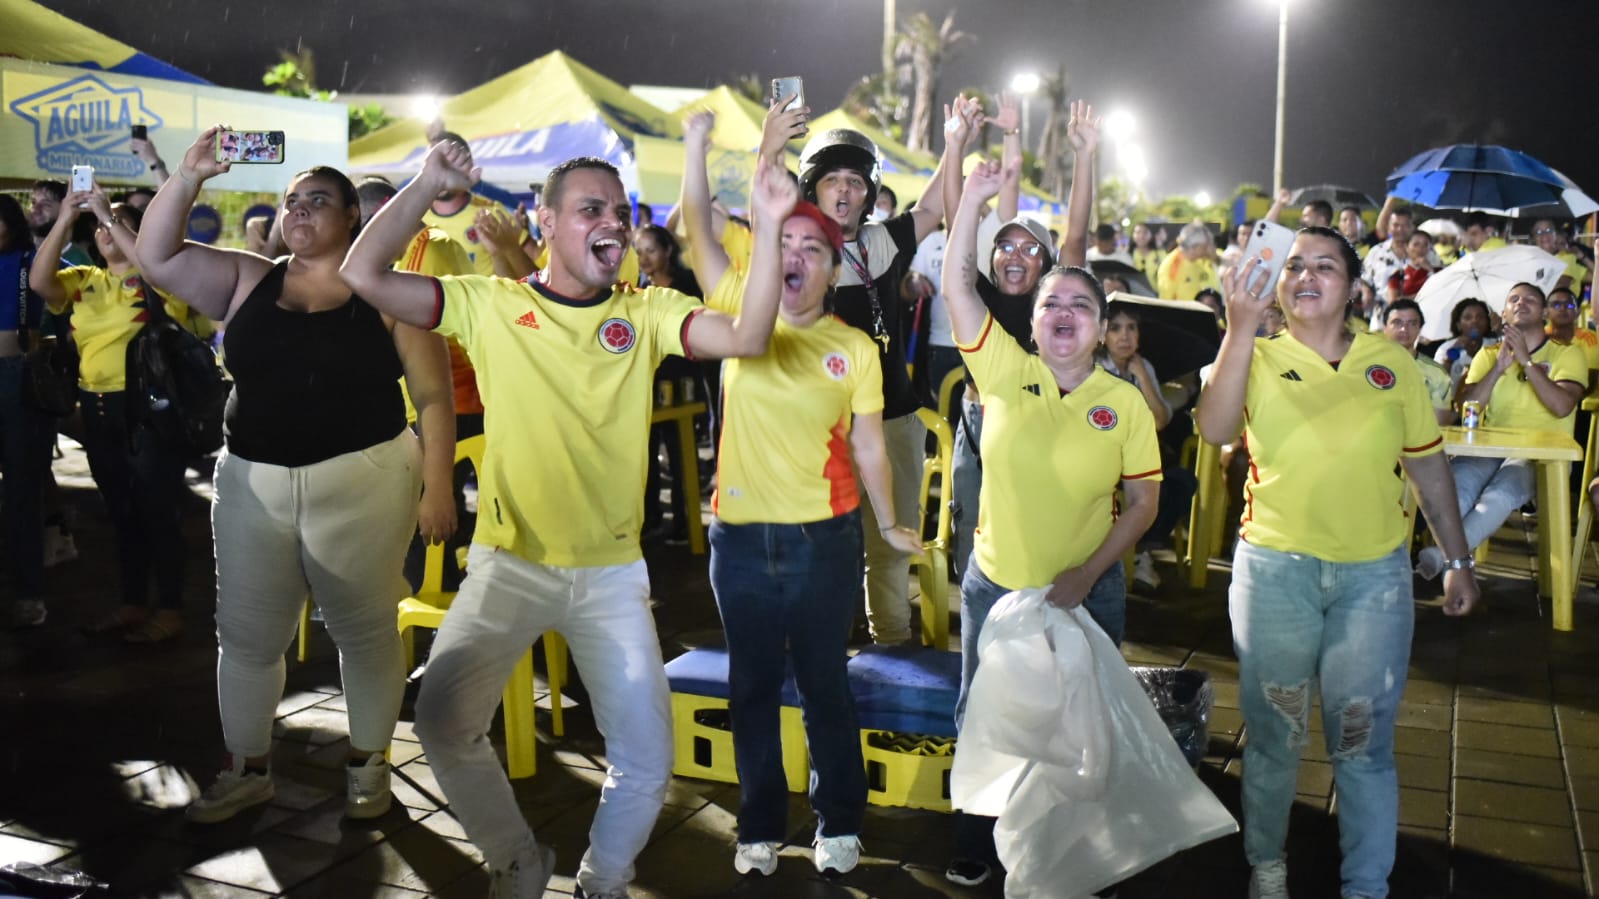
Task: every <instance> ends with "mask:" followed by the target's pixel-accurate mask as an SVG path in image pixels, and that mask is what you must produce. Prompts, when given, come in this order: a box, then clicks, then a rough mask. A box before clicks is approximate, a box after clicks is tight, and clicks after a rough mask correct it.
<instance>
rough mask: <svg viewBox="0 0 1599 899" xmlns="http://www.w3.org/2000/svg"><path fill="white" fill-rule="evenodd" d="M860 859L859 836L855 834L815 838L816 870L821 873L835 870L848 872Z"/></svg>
mask: <svg viewBox="0 0 1599 899" xmlns="http://www.w3.org/2000/svg"><path fill="white" fill-rule="evenodd" d="M860 860H861V838H860V837H858V836H856V835H855V834H850V835H849V836H847V837H817V838H816V855H815V859H814V861H815V862H816V870H817V871H820V872H821V873H823V874H826V873H827V872H828V871H835V872H837V873H839V874H848V873H849V872H851V871H853V870H855V866H856V865H857V864H859V863H860Z"/></svg>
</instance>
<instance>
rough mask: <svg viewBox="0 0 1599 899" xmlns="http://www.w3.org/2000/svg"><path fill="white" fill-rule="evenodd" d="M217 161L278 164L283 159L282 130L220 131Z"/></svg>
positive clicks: (218, 134)
mask: <svg viewBox="0 0 1599 899" xmlns="http://www.w3.org/2000/svg"><path fill="white" fill-rule="evenodd" d="M216 159H217V162H231V163H235V164H240V163H242V164H245V165H257V164H259V165H276V164H278V163H280V162H282V161H283V132H282V131H218V132H217V137H216Z"/></svg>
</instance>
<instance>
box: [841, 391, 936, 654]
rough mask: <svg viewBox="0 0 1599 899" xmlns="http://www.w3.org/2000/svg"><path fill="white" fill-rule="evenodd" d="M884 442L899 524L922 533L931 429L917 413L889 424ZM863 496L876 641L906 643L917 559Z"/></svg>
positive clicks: (869, 606)
mask: <svg viewBox="0 0 1599 899" xmlns="http://www.w3.org/2000/svg"><path fill="white" fill-rule="evenodd" d="M883 443H884V448H885V449H886V450H887V452H888V466H889V469H890V471H891V473H892V474H893V477H894V523H895V524H897V525H902V526H904V527H908V528H910V529H911V530H913V531H917V532H918V533H920V531H921V526H922V510H921V496H922V463H923V462H924V461H925V460H926V459H927V426H926V425H924V424H922V420H921V419H920V418H917V417H916V414H915V413H911V414H910V415H902V416H900V417H899V418H890V419H885V420H884V421H883ZM856 483H857V484H859V480H858V479H857V481H856ZM860 494H861V516H862V517H861V528H862V530H864V531H865V532H866V621H867V623H868V624H869V625H871V629H872V639H873V640H875V641H876V642H878V643H903V642H905V641H906V640H909V639H911V604H910V558H911V557H910V556H908V555H906V554H905V553H902V552H900V551H899V550H897V549H895V548H894V547H892V546H890V545H889V544H888V541H887V540H884V539H883V532H882V531H880V530H878V528H879V527H880V525H879V524H878V523H877V515H876V512H875V510H874V509H873V508H872V502H871V498H870V497H869V496H868V495H867V493H866V486H865V485H864V484H860Z"/></svg>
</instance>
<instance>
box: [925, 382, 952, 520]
mask: <svg viewBox="0 0 1599 899" xmlns="http://www.w3.org/2000/svg"><path fill="white" fill-rule="evenodd" d="M949 380H950V379H949V378H945V379H944V382H945V383H946V384H947V383H949ZM916 417H917V418H920V419H921V420H922V424H924V425H926V426H927V430H929V431H931V432H932V433H933V436H934V437H935V438H936V440H937V441H938V451H937V452H935V453H934V454H933V455H932V456H929V457H928V459H927V462H926V463H924V464H923V466H922V501H921V509H922V530H921V531H920V532H919V533H923V534H925V533H927V515H928V514H929V512H930V510H929V509H928V503H929V502H930V501H931V494H932V489H933V478H934V477H937V478H938V484H939V487H938V490H939V496H940V501H939V504H938V529H937V531H935V536H934V538H933V539H934V541H936V542H937V543H938V544H939V545H940V546H945V547H947V546H949V531H950V520H949V499H950V493H951V488H950V468H951V467H952V464H953V463H952V460H953V458H954V456H955V432H954V431H952V430H950V427H949V422H948V421H947V420H945V419H944V418H943V417H942V416H940V415H939V414H938V413H937V412H934V411H933V410H931V409H926V408H923V409H917V410H916Z"/></svg>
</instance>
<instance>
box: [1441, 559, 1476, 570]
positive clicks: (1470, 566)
mask: <svg viewBox="0 0 1599 899" xmlns="http://www.w3.org/2000/svg"><path fill="white" fill-rule="evenodd" d="M1462 568H1464V569H1466V570H1467V571H1476V570H1477V560H1476V558H1474V557H1472V556H1464V557H1462V558H1459V559H1447V560H1445V561H1444V570H1445V571H1459V570H1460V569H1462Z"/></svg>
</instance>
